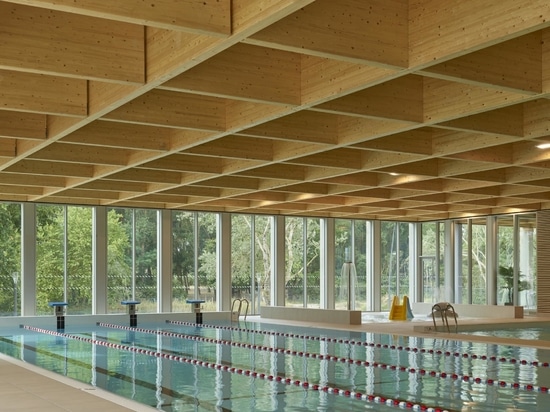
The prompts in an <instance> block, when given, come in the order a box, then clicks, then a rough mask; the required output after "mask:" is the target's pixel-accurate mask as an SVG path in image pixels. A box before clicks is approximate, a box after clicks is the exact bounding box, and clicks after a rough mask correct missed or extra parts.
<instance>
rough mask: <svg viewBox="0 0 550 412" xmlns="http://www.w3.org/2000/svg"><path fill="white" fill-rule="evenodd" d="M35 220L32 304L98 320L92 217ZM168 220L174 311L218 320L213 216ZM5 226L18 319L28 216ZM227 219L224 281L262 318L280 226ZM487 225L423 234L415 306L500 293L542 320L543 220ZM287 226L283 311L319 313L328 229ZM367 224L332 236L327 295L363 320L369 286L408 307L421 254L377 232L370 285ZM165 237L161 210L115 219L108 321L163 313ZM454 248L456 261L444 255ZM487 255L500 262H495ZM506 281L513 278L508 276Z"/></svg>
mask: <svg viewBox="0 0 550 412" xmlns="http://www.w3.org/2000/svg"><path fill="white" fill-rule="evenodd" d="M31 210H33V211H34V212H35V213H36V216H35V220H36V226H33V227H35V229H36V238H35V241H34V242H32V243H33V244H34V245H35V247H36V254H35V255H33V253H30V254H29V256H35V257H36V262H34V263H35V265H36V295H35V296H33V298H35V302H36V314H39V315H42V314H45V315H49V314H51V308H50V307H49V306H48V302H50V301H67V302H68V304H69V308H68V312H69V313H70V314H78V313H83V314H85V313H91V312H92V292H93V289H92V274H93V270H92V262H94V259H93V256H92V253H93V252H92V250H93V249H92V239H93V229H94V228H93V219H92V211H93V208H91V207H79V206H65V205H36V207H33V208H32V209H31ZM25 216H26V215H25ZM172 216H173V219H172V230H173V233H172V246H173V261H172V279H171V284H172V289H171V292H172V310H173V311H176V312H177V311H190V310H191V308H190V305H188V304H187V303H186V302H185V300H186V299H187V298H201V299H204V300H206V303H205V305H204V306H203V307H204V309H205V310H215V307H216V287H217V283H216V280H217V279H216V276H217V268H218V266H217V261H218V260H219V256H217V251H218V249H217V248H216V242H217V237H216V232H217V220H216V214H213V213H200V212H183V211H177V212H176V211H174V212H173V213H172ZM0 219H1V223H2V226H1V231H0V242H2V244H3V253H4V260H3V262H4V266H3V267H2V268H1V269H0V276H1V278H2V279H4V281H3V283H2V288H0V291H1V292H0V312H1V313H2V314H4V315H14V314H19V313H20V306H21V274H20V272H21V267H22V266H21V262H20V259H21V256H22V255H23V256H24V253H22V252H23V251H22V250H21V244H22V240H24V239H22V238H21V236H22V233H21V219H22V215H21V205H19V204H7V203H6V204H2V205H1V208H0ZM231 219H232V224H231V227H232V234H231V236H230V238H231V241H230V245H231V249H230V250H229V251H228V252H223V253H229V254H230V255H231V259H230V261H231V264H232V266H233V267H232V268H231V269H230V270H229V271H228V272H227V273H226V272H225V271H224V273H222V274H221V276H224V275H231V279H232V289H233V294H232V298H233V299H235V298H237V297H245V298H246V299H247V300H249V302H250V312H249V313H258V312H259V307H260V305H270V304H271V294H270V288H271V287H272V285H273V284H274V282H275V281H274V280H273V279H272V277H273V276H274V274H273V273H271V270H272V268H273V262H272V259H273V257H272V253H273V249H272V242H273V241H276V239H274V238H273V237H272V235H273V233H274V231H273V228H272V222H273V217H271V216H261V215H233V216H232V218H231ZM490 219H491V220H490V221H489V218H485V217H480V218H472V219H464V220H458V221H455V222H452V223H449V221H446V222H444V221H439V222H425V223H422V224H419V225H418V227H420V228H421V238H420V239H421V246H420V247H419V252H418V253H419V256H418V257H417V259H418V260H417V261H416V262H417V266H416V267H417V268H419V270H420V275H421V276H419V281H420V282H421V283H422V284H421V285H419V288H418V289H417V291H421V292H419V295H420V296H419V300H421V301H424V302H436V301H440V300H443V299H446V298H447V296H448V295H447V293H448V292H449V291H448V289H447V288H449V287H454V290H453V291H452V293H454V295H452V296H453V297H451V298H452V299H455V300H454V302H456V303H473V304H486V303H487V297H488V296H491V293H492V298H494V297H495V296H496V301H497V303H498V304H507V303H510V302H513V303H514V304H516V305H521V306H524V307H525V308H526V309H527V310H535V309H536V279H537V274H536V236H535V235H536V219H535V215H534V214H521V215H502V216H496V217H492V218H490ZM284 222H285V234H286V239H285V242H284V247H282V248H281V249H283V248H284V251H285V263H286V271H285V273H284V276H285V277H284V280H285V282H284V285H285V289H284V291H285V300H286V304H287V305H290V306H297V307H320V289H321V284H320V282H321V281H320V279H321V267H322V264H321V261H320V256H321V253H320V246H319V245H320V244H323V242H322V239H321V233H322V231H321V230H320V224H319V222H320V220H319V219H317V218H305V217H299V218H298V217H286V218H285V219H284ZM488 222H489V223H491V225H492V226H491V225H489V224H488ZM492 222H494V224H493V223H492ZM368 223H369V222H366V221H361V220H347V219H335V220H334V232H331V233H333V234H334V239H333V240H334V245H335V247H334V254H333V259H334V263H331V268H327V270H328V271H331V270H333V271H334V282H332V281H331V283H332V284H331V285H328V288H329V291H330V292H329V293H334V295H333V297H334V302H335V307H336V308H340V309H341V308H346V307H347V305H348V304H349V301H348V295H349V296H353V299H351V300H352V301H353V305H354V306H353V307H354V308H355V309H359V310H366V300H367V299H366V292H367V291H368V290H367V286H366V285H367V284H369V285H371V289H372V290H373V293H375V294H378V295H380V296H381V302H382V304H381V309H382V310H389V309H390V307H391V299H392V298H393V296H399V297H400V298H402V297H403V296H404V295H407V294H409V291H410V286H411V284H410V283H411V282H409V278H410V275H411V273H412V272H411V271H410V268H411V260H412V259H411V256H409V254H410V253H414V251H415V248H413V247H411V242H412V241H413V239H416V238H414V237H411V236H410V232H409V229H410V227H411V225H410V224H409V223H404V222H377V223H378V224H379V227H380V236H378V239H373V242H379V243H378V244H377V246H378V245H380V249H379V251H380V270H378V269H377V273H376V274H372V273H369V276H368V277H367V269H366V268H367V263H368V262H369V260H370V261H372V260H376V259H377V258H376V257H375V256H374V255H373V254H372V253H373V252H372V250H367V246H366V244H367V240H368V239H369V236H367V233H366V231H367V228H368V227H369V225H368ZM371 223H372V222H371ZM31 226H32V225H31ZM157 226H158V211H156V210H142V209H125V208H110V209H107V245H106V246H107V297H108V309H107V311H108V312H109V313H123V312H125V309H126V308H125V307H124V306H123V305H121V303H120V302H121V301H122V300H129V299H132V300H134V299H135V300H140V301H141V302H142V305H141V306H140V308H139V309H140V311H142V312H153V311H155V310H156V300H157V295H158V292H157V273H156V271H157V259H158V257H157V256H159V253H158V252H159V251H158V250H157V249H158V247H157V240H158V233H157V232H158V227H157ZM228 227H229V226H228ZM488 227H492V228H494V229H491V231H492V233H495V235H493V236H492V237H491V236H488V231H489V230H488ZM449 228H451V231H453V232H454V233H453V238H452V241H450V237H449V236H445V231H446V230H447V229H449ZM373 233H376V231H375V232H373ZM23 235H24V234H23ZM33 236H34V232H33ZM493 238H494V239H493ZM331 239H332V235H331ZM329 243H330V242H329ZM447 243H450V244H451V246H447ZM23 244H25V242H23ZM457 245H458V246H457ZM449 247H452V249H453V250H452V253H454V255H452V254H450V253H449V250H448V249H445V248H449ZM26 249H27V248H26ZM369 249H376V248H373V247H369ZM220 250H222V249H220ZM488 250H490V251H491V252H490V253H489V252H488ZM488 255H492V257H491V256H489V258H488V257H487V256H488ZM415 259H416V258H415ZM488 259H491V261H490V262H497V263H491V265H492V268H493V270H492V271H493V273H492V275H490V276H492V277H491V278H490V279H489V278H488V276H489V275H488V269H487V267H488V263H487V262H488ZM348 261H351V262H352V263H353V264H354V266H355V278H354V279H353V281H354V284H353V285H350V284H349V283H350V280H349V279H350V278H348V277H346V273H345V271H343V270H342V269H343V268H344V267H345V264H346V263H347V262H348ZM330 262H332V261H330ZM449 262H450V263H449ZM447 264H448V265H451V264H452V265H454V266H453V268H454V271H455V272H454V273H451V275H452V276H450V277H451V278H452V281H449V279H446V276H449V271H444V270H443V268H444V267H445V265H447ZM491 265H489V266H491ZM23 267H24V266H23ZM506 270H507V271H508V272H509V274H506V273H505V272H506ZM229 272H230V273H229ZM497 272H498V273H497ZM378 274H380V278H379V279H380V282H379V283H378V284H379V285H380V287H379V288H378V287H372V286H373V285H376V284H377V283H376V282H373V279H374V278H375V277H376V275H378ZM457 274H458V275H457ZM506 276H508V278H506ZM371 278H372V279H371ZM281 280H282V279H281ZM490 281H492V282H493V283H492V284H491V282H490ZM453 282H454V283H453ZM412 286H413V287H414V286H415V285H414V284H413V285H412ZM420 286H422V287H420ZM351 289H352V290H351ZM374 289H376V290H374ZM350 291H351V293H350ZM487 291H491V293H489V294H488V292H487ZM24 296H25V297H26V298H27V297H28V296H27V295H24ZM449 296H451V295H449ZM375 310H377V309H375Z"/></svg>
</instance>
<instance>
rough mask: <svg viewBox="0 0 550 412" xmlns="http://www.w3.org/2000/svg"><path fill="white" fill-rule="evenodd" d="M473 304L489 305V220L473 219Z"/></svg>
mask: <svg viewBox="0 0 550 412" xmlns="http://www.w3.org/2000/svg"><path fill="white" fill-rule="evenodd" d="M470 224H471V225H472V239H471V247H470V253H471V255H472V302H471V303H472V304H474V305H486V304H487V219H485V218H480V219H472V220H471V221H470Z"/></svg>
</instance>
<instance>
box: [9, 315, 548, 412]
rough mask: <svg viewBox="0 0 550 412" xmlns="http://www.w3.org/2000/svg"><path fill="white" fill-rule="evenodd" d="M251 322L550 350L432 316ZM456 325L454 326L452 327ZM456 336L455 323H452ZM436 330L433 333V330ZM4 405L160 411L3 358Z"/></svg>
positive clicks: (496, 322)
mask: <svg viewBox="0 0 550 412" xmlns="http://www.w3.org/2000/svg"><path fill="white" fill-rule="evenodd" d="M248 322H262V323H266V324H283V325H295V326H305V327H311V328H329V329H335V330H348V331H356V332H373V333H385V334H391V335H403V336H421V337H431V338H443V339H456V340H465V341H471V342H472V341H479V342H487V343H496V344H502V345H517V346H531V347H537V348H541V349H550V342H541V341H526V340H523V339H508V338H495V337H487V336H473V335H465V334H460V333H448V332H447V331H446V330H445V329H444V328H443V327H441V320H440V322H439V324H438V331H434V330H433V321H432V319H431V317H427V316H426V317H415V318H414V319H411V320H409V321H390V320H389V319H388V316H387V313H363V316H362V323H361V325H337V324H329V323H322V322H297V321H287V320H282V321H281V320H275V319H264V318H261V317H260V316H248V317H247V318H246V321H244V319H242V318H241V321H240V322H239V323H236V322H235V323H234V326H235V327H245V325H246V323H248ZM451 322H452V323H451ZM540 322H547V323H550V317H549V316H545V317H543V316H534V315H527V316H525V317H524V318H523V319H506V318H502V319H489V318H475V319H474V318H469V319H459V321H458V324H459V331H460V330H461V329H462V330H464V329H468V328H476V329H478V330H479V329H495V328H499V327H500V328H502V327H509V326H510V325H513V324H518V325H521V326H524V327H525V326H528V327H531V326H533V325H536V324H537V323H540ZM449 326H450V328H451V331H452V332H454V321H453V320H451V321H450V322H449ZM430 327H431V329H430ZM0 402H1V410H2V411H3V412H10V411H14V412H15V411H25V412H29V411H40V412H73V411H74V412H92V411H94V412H96V411H98V410H101V411H108V412H129V411H134V412H150V411H158V409H156V408H152V407H149V406H145V405H143V404H139V403H137V402H134V401H131V400H128V399H125V398H122V397H119V396H117V395H114V394H112V393H110V392H107V391H105V390H102V389H99V388H96V387H94V386H92V385H89V384H85V383H82V382H78V381H75V380H72V379H69V378H66V377H64V376H62V375H59V374H56V373H53V372H49V371H46V370H44V369H41V368H38V367H36V366H34V365H30V364H28V363H25V362H22V361H20V360H17V359H13V358H10V357H8V356H6V355H3V354H0Z"/></svg>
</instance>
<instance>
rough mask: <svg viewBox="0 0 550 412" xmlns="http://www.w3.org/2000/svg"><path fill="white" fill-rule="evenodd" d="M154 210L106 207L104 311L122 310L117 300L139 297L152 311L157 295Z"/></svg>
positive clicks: (141, 306)
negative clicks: (105, 303)
mask: <svg viewBox="0 0 550 412" xmlns="http://www.w3.org/2000/svg"><path fill="white" fill-rule="evenodd" d="M157 213H158V212H157V211H156V210H150V209H123V208H116V209H109V211H108V218H107V237H108V239H109V240H108V248H107V261H108V271H107V273H108V276H107V295H108V299H107V302H108V312H109V313H119V312H124V311H126V308H125V307H123V306H122V305H121V304H120V302H121V301H124V300H137V301H140V302H141V304H140V308H139V310H140V312H155V311H156V298H157Z"/></svg>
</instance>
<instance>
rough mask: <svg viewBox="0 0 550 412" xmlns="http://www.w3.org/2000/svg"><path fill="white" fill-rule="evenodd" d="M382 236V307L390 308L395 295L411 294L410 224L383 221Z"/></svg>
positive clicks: (383, 308)
mask: <svg viewBox="0 0 550 412" xmlns="http://www.w3.org/2000/svg"><path fill="white" fill-rule="evenodd" d="M380 237H381V238H380V253H381V257H380V260H381V307H382V310H389V309H390V308H391V303H392V299H393V297H394V296H397V297H398V298H399V299H400V300H401V299H402V298H403V296H405V295H408V294H409V276H410V271H409V263H410V261H409V225H408V224H407V223H400V222H382V223H381V236H380Z"/></svg>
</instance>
